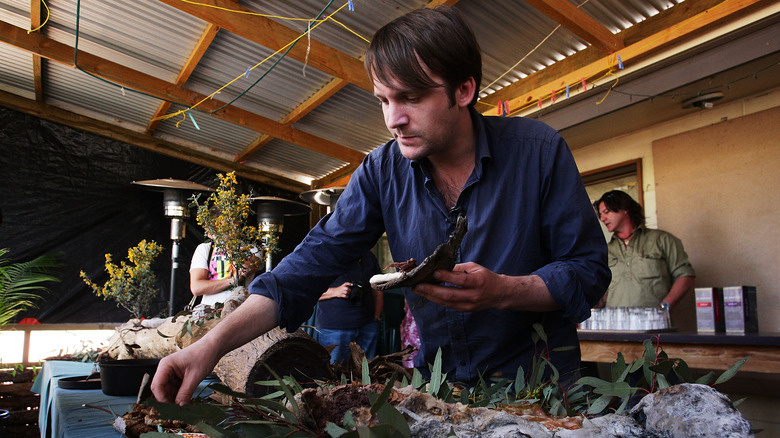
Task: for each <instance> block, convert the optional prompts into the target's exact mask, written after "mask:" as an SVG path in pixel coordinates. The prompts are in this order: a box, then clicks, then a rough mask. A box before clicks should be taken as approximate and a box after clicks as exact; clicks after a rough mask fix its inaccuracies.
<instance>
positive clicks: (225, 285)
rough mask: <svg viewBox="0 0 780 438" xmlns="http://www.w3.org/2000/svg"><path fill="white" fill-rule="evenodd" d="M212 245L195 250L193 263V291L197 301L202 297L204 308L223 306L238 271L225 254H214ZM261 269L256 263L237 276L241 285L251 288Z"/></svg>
mask: <svg viewBox="0 0 780 438" xmlns="http://www.w3.org/2000/svg"><path fill="white" fill-rule="evenodd" d="M208 237H209V239H212V241H208V242H203V243H201V244H200V245H198V246H197V247H196V248H195V252H194V253H193V254H192V261H191V262H190V291H191V292H192V295H193V296H195V297H198V296H202V297H203V298H201V301H200V305H201V306H206V305H208V306H211V307H214V305H215V304H216V303H224V302H225V300H227V299H228V298H229V297H230V295H231V293H232V292H233V288H232V286H233V276H234V275H235V273H236V270H235V268H234V267H233V266H232V265H231V264H230V262H229V261H228V260H227V258H226V257H225V255H224V254H222V253H220V252H219V251H216V250H215V245H214V242H213V236H211V235H209V236H208ZM258 267H259V263H257V261H248V262H247V263H245V264H244V268H243V269H241V270H240V272H239V273H238V283H239V284H247V285H248V284H249V283H250V282H251V281H252V280H254V278H255V273H256V272H257V269H258Z"/></svg>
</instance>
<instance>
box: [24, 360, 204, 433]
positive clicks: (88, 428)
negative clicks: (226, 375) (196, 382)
mask: <svg viewBox="0 0 780 438" xmlns="http://www.w3.org/2000/svg"><path fill="white" fill-rule="evenodd" d="M92 366H93V365H92V364H91V363H82V362H68V361H57V360H54V361H47V362H44V364H43V369H42V370H41V372H40V373H39V374H38V377H37V378H36V379H35V382H34V383H33V386H32V391H33V392H36V393H38V394H40V395H41V401H40V412H39V414H38V427H39V428H40V430H41V438H50V437H54V438H86V437H89V438H92V437H101V438H103V437H105V438H111V437H117V438H121V437H123V435H122V434H121V433H119V432H117V431H116V430H115V429H114V427H113V426H112V424H113V422H114V419H115V418H116V417H118V416H121V415H123V414H125V413H126V412H128V411H129V410H130V409H131V408H132V405H133V403H135V401H136V396H125V397H117V396H111V395H106V394H104V393H103V390H101V389H89V390H86V389H85V390H82V389H63V388H60V387H59V386H58V384H57V382H58V381H59V380H60V379H63V378H66V377H75V376H87V375H89V374H90V373H91V372H92ZM216 381H217V380H213V379H212V380H209V379H207V380H204V381H203V382H202V383H201V385H200V386H199V389H198V390H197V391H196V392H195V394H196V395H207V394H208V393H210V392H211V390H210V389H206V386H207V385H208V384H209V383H213V382H216ZM98 408H101V409H98ZM106 410H107V411H109V412H106Z"/></svg>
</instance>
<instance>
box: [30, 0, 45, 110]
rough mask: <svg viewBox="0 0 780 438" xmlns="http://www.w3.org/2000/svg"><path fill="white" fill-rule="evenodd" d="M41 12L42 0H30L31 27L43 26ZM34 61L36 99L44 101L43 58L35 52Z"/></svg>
mask: <svg viewBox="0 0 780 438" xmlns="http://www.w3.org/2000/svg"><path fill="white" fill-rule="evenodd" d="M41 13H42V11H41V0H30V29H38V28H39V27H40V26H41V23H43V20H42V18H41V17H42V15H41ZM41 30H42V29H38V30H36V32H40V31H41ZM32 63H33V65H32V67H33V89H34V90H35V100H36V101H38V102H43V59H42V58H41V57H40V56H38V55H35V54H34V55H33V57H32Z"/></svg>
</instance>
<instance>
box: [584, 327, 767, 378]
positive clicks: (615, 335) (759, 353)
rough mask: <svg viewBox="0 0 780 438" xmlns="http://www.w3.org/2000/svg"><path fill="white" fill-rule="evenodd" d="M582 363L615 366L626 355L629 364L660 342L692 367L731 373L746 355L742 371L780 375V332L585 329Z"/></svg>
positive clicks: (664, 347) (666, 350)
mask: <svg viewBox="0 0 780 438" xmlns="http://www.w3.org/2000/svg"><path fill="white" fill-rule="evenodd" d="M578 334H579V338H580V349H581V350H582V360H583V361H586V362H604V363H612V362H615V360H616V359H617V354H618V352H622V353H623V356H624V357H625V358H626V362H630V361H633V360H635V359H636V358H638V357H639V356H641V355H642V354H644V346H643V345H642V343H643V342H644V340H645V339H652V340H653V343H654V344H658V343H659V342H660V346H661V348H662V349H663V350H664V351H665V352H666V354H668V355H669V357H670V358H680V359H683V360H684V361H685V362H686V363H687V364H688V366H690V367H691V368H699V369H704V370H727V369H729V368H730V367H731V366H732V365H734V364H735V363H736V362H737V361H739V360H741V359H743V358H744V357H745V356H750V359H748V361H747V362H746V363H745V364H744V365H743V366H742V368H740V371H752V372H757V373H772V374H780V333H776V332H773V333H750V334H745V335H726V334H722V333H717V334H703V333H702V334H699V333H697V332H660V333H632V332H629V333H623V332H617V331H596V330H581V331H579V332H578Z"/></svg>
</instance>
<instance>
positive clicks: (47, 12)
mask: <svg viewBox="0 0 780 438" xmlns="http://www.w3.org/2000/svg"><path fill="white" fill-rule="evenodd" d="M41 3H43V7H44V8H46V19H45V20H43V23H41V25H40V26H38V27H36V28H35V29H32V30H28V31H27V34H28V35H29V34H31V33H33V32H35V31H38V30H40V29H41V28H42V27H43V26H46V23H48V22H49V17H51V11H50V10H49V6H48V5H47V4H46V0H41Z"/></svg>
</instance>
